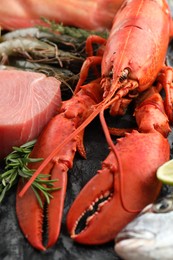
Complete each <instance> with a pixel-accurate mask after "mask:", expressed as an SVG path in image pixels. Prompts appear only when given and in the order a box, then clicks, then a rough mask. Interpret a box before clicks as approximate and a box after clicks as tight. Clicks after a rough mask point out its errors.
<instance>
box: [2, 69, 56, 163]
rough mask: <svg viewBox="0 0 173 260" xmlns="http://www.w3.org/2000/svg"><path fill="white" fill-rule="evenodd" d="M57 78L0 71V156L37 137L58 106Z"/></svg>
mask: <svg viewBox="0 0 173 260" xmlns="http://www.w3.org/2000/svg"><path fill="white" fill-rule="evenodd" d="M60 84H61V82H60V81H58V80H56V79H55V78H53V77H46V76H45V75H44V74H41V73H35V72H25V71H17V70H16V71H15V70H10V71H0V102H1V106H0V158H1V159H2V158H3V157H5V156H6V155H7V154H9V153H10V152H11V150H12V146H19V145H22V144H24V143H26V142H27V141H29V140H32V139H35V138H37V137H38V135H39V134H40V132H41V131H42V129H43V127H44V126H45V125H46V123H47V122H48V121H49V120H50V118H51V117H53V116H54V115H55V114H57V113H58V111H59V109H60V106H61V93H60Z"/></svg>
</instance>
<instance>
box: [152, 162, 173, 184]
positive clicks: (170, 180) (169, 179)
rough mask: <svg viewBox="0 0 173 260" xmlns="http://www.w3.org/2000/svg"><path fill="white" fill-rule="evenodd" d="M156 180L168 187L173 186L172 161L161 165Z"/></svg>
mask: <svg viewBox="0 0 173 260" xmlns="http://www.w3.org/2000/svg"><path fill="white" fill-rule="evenodd" d="M156 176H157V178H158V179H159V180H160V181H161V182H163V183H165V184H169V185H173V159H172V160H169V161H167V162H166V163H164V164H163V165H161V166H160V167H159V168H158V169H157V172H156Z"/></svg>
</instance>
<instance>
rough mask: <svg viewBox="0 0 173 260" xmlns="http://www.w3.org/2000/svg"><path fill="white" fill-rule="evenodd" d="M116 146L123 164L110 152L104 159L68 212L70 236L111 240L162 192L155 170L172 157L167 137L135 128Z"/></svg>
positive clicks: (81, 240)
mask: <svg viewBox="0 0 173 260" xmlns="http://www.w3.org/2000/svg"><path fill="white" fill-rule="evenodd" d="M151 148H152V149H151ZM115 149H116V153H117V154H118V158H119V160H120V164H119V163H118V161H117V158H116V157H115V154H114V152H111V153H110V154H109V155H108V157H107V158H106V160H105V161H104V162H103V163H102V169H101V170H99V171H98V172H97V174H96V175H95V176H94V177H93V178H92V179H91V180H90V181H89V182H88V183H87V184H86V186H84V188H83V189H82V190H81V192H80V193H79V195H78V197H77V198H76V199H75V201H74V203H73V204H72V206H71V208H70V211H69V213H68V215H67V228H68V230H69V233H70V235H71V238H72V239H74V240H75V241H77V242H79V243H82V244H102V243H106V242H108V241H111V240H112V239H113V238H114V237H115V235H116V233H117V232H119V231H120V230H121V229H122V228H123V227H124V226H125V224H126V223H128V222H130V221H131V220H132V219H133V218H134V217H135V216H136V215H137V214H138V213H139V211H140V210H141V209H142V208H143V207H144V206H145V205H147V204H148V203H149V202H151V201H153V200H155V199H156V198H157V196H158V194H159V192H160V188H161V184H160V183H159V182H158V181H157V180H156V176H155V172H156V169H157V168H158V166H159V165H161V164H163V163H164V162H165V161H167V160H168V159H169V149H170V148H169V144H168V142H167V139H166V138H164V137H163V136H162V135H161V134H160V133H139V132H137V131H135V130H134V131H133V132H132V133H128V134H126V136H125V137H124V138H122V139H119V140H118V142H117V144H116V146H115ZM141 152H142V156H139V155H140V154H141ZM147 158H149V159H147ZM119 165H120V166H121V171H120V170H119ZM123 194H124V195H123ZM124 197H125V198H124Z"/></svg>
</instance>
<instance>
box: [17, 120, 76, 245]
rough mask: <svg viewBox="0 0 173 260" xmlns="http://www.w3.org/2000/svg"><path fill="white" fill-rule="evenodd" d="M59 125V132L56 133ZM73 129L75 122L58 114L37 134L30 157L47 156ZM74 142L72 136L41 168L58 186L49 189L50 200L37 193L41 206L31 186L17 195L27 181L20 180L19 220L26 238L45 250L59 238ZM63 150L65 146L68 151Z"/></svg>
mask: <svg viewBox="0 0 173 260" xmlns="http://www.w3.org/2000/svg"><path fill="white" fill-rule="evenodd" d="M64 126H65V127H64ZM62 128H63V132H62V134H61V135H60V134H57V133H59V132H60V129H62ZM73 129H74V124H73V123H72V122H71V121H70V120H67V119H66V118H64V117H63V116H62V115H57V116H56V117H54V118H53V119H52V120H51V121H50V122H49V124H48V125H47V127H46V128H45V129H44V131H43V132H42V134H41V136H40V137H39V138H38V140H37V143H36V144H35V146H34V149H33V151H32V153H31V157H32V158H47V156H48V155H49V154H50V152H51V151H52V149H54V147H56V145H57V143H60V142H61V141H62V139H63V136H65V137H66V136H68V135H69V134H70V133H71V131H73ZM51 137H52V138H51ZM76 146H77V141H76V139H73V140H71V141H70V142H69V143H68V144H67V145H66V146H64V147H63V148H62V149H61V151H60V152H59V153H58V155H55V156H54V157H53V158H52V160H51V161H50V162H49V163H48V164H47V165H46V167H45V168H44V169H43V171H42V172H41V173H42V174H45V176H46V175H47V174H49V175H51V179H52V180H57V181H56V182H54V188H59V189H58V190H54V191H52V192H51V195H52V196H53V199H51V200H50V203H49V204H47V203H46V202H45V198H44V197H43V196H41V195H40V196H41V199H42V204H43V208H41V207H40V205H39V203H38V200H37V198H36V196H35V194H34V191H33V190H32V187H30V188H29V189H28V190H27V191H26V192H25V194H24V195H23V196H22V197H20V196H19V193H20V191H21V190H22V188H23V187H24V185H25V183H26V182H23V180H22V179H20V181H19V184H18V190H17V197H16V212H17V218H18V222H19V225H20V228H21V230H22V231H23V233H24V235H25V237H26V238H27V240H28V241H29V242H30V244H31V245H32V246H33V247H35V248H37V249H38V250H46V249H47V248H49V247H51V246H52V245H54V244H55V242H56V241H57V239H58V236H59V232H60V227H61V219H62V214H63V208H64V199H65V195H66V187H67V171H68V170H69V168H71V167H72V164H73V158H74V155H75V151H76ZM66 150H68V153H67V152H66ZM41 163H42V162H36V163H31V164H30V165H29V168H30V169H38V168H39V166H40V165H41ZM44 240H45V241H44Z"/></svg>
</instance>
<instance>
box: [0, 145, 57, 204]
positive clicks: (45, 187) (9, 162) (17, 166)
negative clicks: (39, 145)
mask: <svg viewBox="0 0 173 260" xmlns="http://www.w3.org/2000/svg"><path fill="white" fill-rule="evenodd" d="M35 142H36V140H33V141H30V142H28V143H26V144H23V145H21V146H20V147H13V151H12V152H11V153H10V154H9V155H8V156H7V157H6V158H5V172H3V173H2V174H0V202H2V200H3V199H4V197H5V195H6V193H7V191H9V190H10V189H11V187H13V186H14V185H15V184H16V183H17V182H18V180H19V177H22V178H23V180H28V179H30V178H31V177H32V175H33V173H34V170H33V169H32V170H31V169H29V168H28V167H27V165H28V163H31V162H32V163H34V162H39V161H41V160H42V158H30V157H29V155H30V153H31V151H32V149H33V147H34V144H35ZM49 177H50V175H49V174H39V176H38V177H37V178H36V179H35V180H34V182H33V183H32V186H31V187H32V189H33V191H34V193H35V195H36V197H37V199H38V203H39V205H40V207H43V203H42V199H41V194H42V195H43V196H44V197H45V199H46V202H47V203H50V199H51V198H52V195H51V194H50V193H51V192H52V191H55V190H59V189H60V187H57V188H55V187H54V182H56V181H58V180H56V179H54V180H50V179H49Z"/></svg>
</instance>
